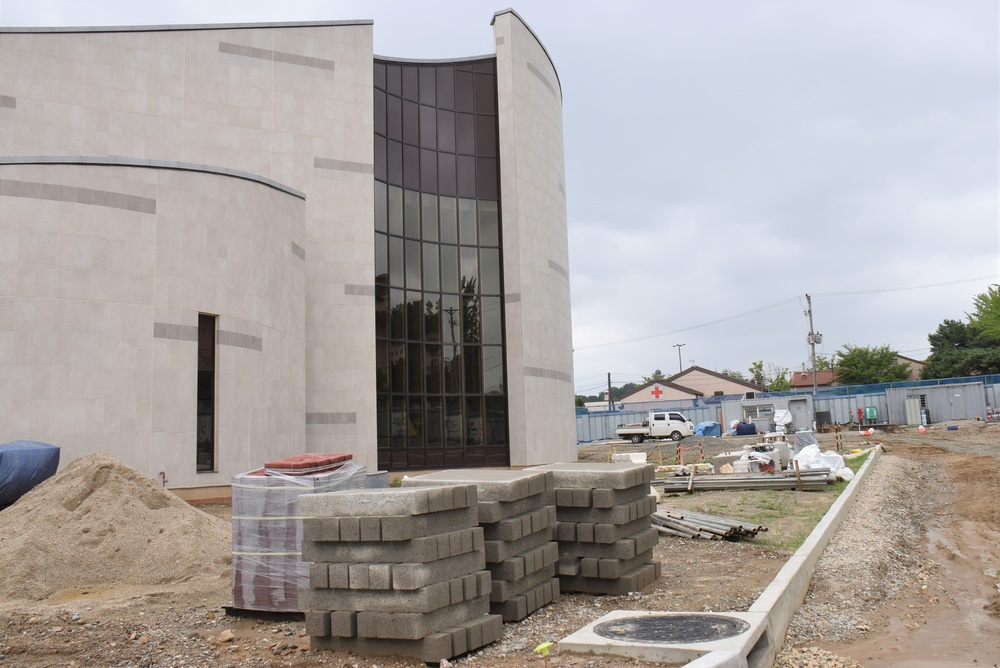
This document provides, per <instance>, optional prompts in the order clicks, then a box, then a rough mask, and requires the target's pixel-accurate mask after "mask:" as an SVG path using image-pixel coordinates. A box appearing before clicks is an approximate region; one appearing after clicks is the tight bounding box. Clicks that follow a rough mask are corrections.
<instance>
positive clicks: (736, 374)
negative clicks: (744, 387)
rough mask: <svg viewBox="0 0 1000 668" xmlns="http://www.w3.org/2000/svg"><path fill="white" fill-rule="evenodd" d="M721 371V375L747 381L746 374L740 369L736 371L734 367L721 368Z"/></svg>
mask: <svg viewBox="0 0 1000 668" xmlns="http://www.w3.org/2000/svg"><path fill="white" fill-rule="evenodd" d="M722 373H723V375H726V376H729V377H730V378H735V379H737V380H743V381H747V377H746V374H744V373H743V372H742V371H737V370H736V369H723V370H722ZM747 382H749V381H747Z"/></svg>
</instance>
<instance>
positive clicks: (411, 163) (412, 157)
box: [403, 144, 420, 190]
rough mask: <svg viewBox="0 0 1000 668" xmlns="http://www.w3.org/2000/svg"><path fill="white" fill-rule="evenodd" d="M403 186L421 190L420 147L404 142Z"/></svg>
mask: <svg viewBox="0 0 1000 668" xmlns="http://www.w3.org/2000/svg"><path fill="white" fill-rule="evenodd" d="M403 187H404V188H410V189H412V190H420V149H419V148H417V147H416V146H410V145H409V144H403Z"/></svg>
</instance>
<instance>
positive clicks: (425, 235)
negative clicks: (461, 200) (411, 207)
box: [420, 193, 438, 241]
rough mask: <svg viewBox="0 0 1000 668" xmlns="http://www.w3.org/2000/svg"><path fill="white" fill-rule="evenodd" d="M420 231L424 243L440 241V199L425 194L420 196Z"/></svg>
mask: <svg viewBox="0 0 1000 668" xmlns="http://www.w3.org/2000/svg"><path fill="white" fill-rule="evenodd" d="M420 230H421V232H422V234H421V238H422V239H423V240H424V241H437V240H438V198H437V196H436V195H429V194H427V193H424V194H422V195H421V196H420Z"/></svg>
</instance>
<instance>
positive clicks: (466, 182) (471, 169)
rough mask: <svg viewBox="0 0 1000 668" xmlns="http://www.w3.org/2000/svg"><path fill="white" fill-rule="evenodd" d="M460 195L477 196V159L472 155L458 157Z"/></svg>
mask: <svg viewBox="0 0 1000 668" xmlns="http://www.w3.org/2000/svg"><path fill="white" fill-rule="evenodd" d="M455 170H456V172H457V176H458V196H459V197H471V198H473V199H474V198H475V197H476V159H475V158H474V157H473V156H471V155H460V156H458V157H457V164H456V167H455Z"/></svg>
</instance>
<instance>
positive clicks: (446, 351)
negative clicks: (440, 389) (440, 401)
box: [441, 345, 464, 394]
mask: <svg viewBox="0 0 1000 668" xmlns="http://www.w3.org/2000/svg"><path fill="white" fill-rule="evenodd" d="M459 350H461V347H460V346H449V345H446V346H442V348H441V354H442V358H441V364H442V366H443V371H444V391H445V393H446V394H461V393H462V374H463V373H464V371H463V370H462V356H461V355H460V354H459Z"/></svg>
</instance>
